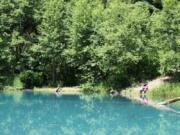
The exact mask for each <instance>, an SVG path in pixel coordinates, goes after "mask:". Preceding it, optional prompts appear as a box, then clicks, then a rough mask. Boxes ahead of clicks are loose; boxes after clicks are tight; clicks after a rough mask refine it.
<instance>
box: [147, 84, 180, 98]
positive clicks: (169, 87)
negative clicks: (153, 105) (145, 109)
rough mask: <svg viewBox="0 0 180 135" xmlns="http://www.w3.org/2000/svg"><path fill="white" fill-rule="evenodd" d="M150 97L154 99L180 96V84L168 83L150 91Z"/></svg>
mask: <svg viewBox="0 0 180 135" xmlns="http://www.w3.org/2000/svg"><path fill="white" fill-rule="evenodd" d="M148 95H149V96H150V97H151V98H152V99H158V98H164V99H168V98H174V97H179V96H180V82H167V83H164V84H163V85H161V86H159V87H157V88H154V89H153V90H151V91H149V93H148Z"/></svg>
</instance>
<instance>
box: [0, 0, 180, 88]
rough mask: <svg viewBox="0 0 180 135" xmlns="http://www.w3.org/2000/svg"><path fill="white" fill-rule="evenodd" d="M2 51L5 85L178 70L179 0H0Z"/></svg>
mask: <svg viewBox="0 0 180 135" xmlns="http://www.w3.org/2000/svg"><path fill="white" fill-rule="evenodd" d="M0 54H1V55H0V87H3V86H5V85H9V83H11V82H12V81H13V79H14V78H15V77H16V76H19V77H20V78H21V81H22V82H23V83H24V87H25V88H32V87H34V86H57V85H58V84H61V85H64V86H75V85H80V84H83V83H87V82H89V83H92V84H97V83H104V84H108V85H110V86H111V87H115V88H122V87H126V86H128V85H131V84H132V83H133V82H138V81H142V80H146V79H151V78H153V77H156V76H158V75H163V74H165V75H169V74H170V75H179V73H180V1H179V0H1V1H0Z"/></svg>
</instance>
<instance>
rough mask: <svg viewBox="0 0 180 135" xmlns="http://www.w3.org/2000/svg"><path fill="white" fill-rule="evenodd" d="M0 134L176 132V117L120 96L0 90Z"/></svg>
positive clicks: (166, 134) (168, 134)
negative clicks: (7, 91) (3, 91)
mask: <svg viewBox="0 0 180 135" xmlns="http://www.w3.org/2000/svg"><path fill="white" fill-rule="evenodd" d="M0 110H1V111H0V135H11V134H12V133H13V135H20V134H23V135H59V134H60V135H85V134H90V135H121V134H126V135H140V134H145V135H155V134H157V135H158V134H159V135H171V134H173V135H178V133H179V131H180V128H179V126H177V125H180V117H179V116H178V115H175V114H173V113H169V112H165V111H160V110H157V109H154V108H152V107H149V106H145V105H142V104H137V103H136V102H133V101H131V100H128V99H126V98H123V97H108V96H107V97H101V96H97V95H95V96H87V95H82V96H78V95H76V96H75V95H66V96H63V95H62V96H59V97H57V96H56V95H55V94H42V93H33V92H14V93H2V92H1V93H0Z"/></svg>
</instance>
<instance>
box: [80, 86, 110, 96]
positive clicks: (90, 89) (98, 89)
mask: <svg viewBox="0 0 180 135" xmlns="http://www.w3.org/2000/svg"><path fill="white" fill-rule="evenodd" d="M81 88H82V91H83V92H84V93H85V94H94V93H99V94H100V95H106V94H107V92H108V89H109V87H107V86H106V85H104V84H103V83H99V84H92V83H85V84H83V85H82V86H81Z"/></svg>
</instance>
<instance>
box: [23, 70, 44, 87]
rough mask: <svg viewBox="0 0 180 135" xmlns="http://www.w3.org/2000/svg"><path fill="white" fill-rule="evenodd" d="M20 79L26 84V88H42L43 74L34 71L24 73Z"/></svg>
mask: <svg viewBox="0 0 180 135" xmlns="http://www.w3.org/2000/svg"><path fill="white" fill-rule="evenodd" d="M20 79H21V81H22V82H23V84H24V88H30V89H31V88H33V87H34V86H42V83H43V79H42V73H39V72H33V71H24V72H21V74H20Z"/></svg>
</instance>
